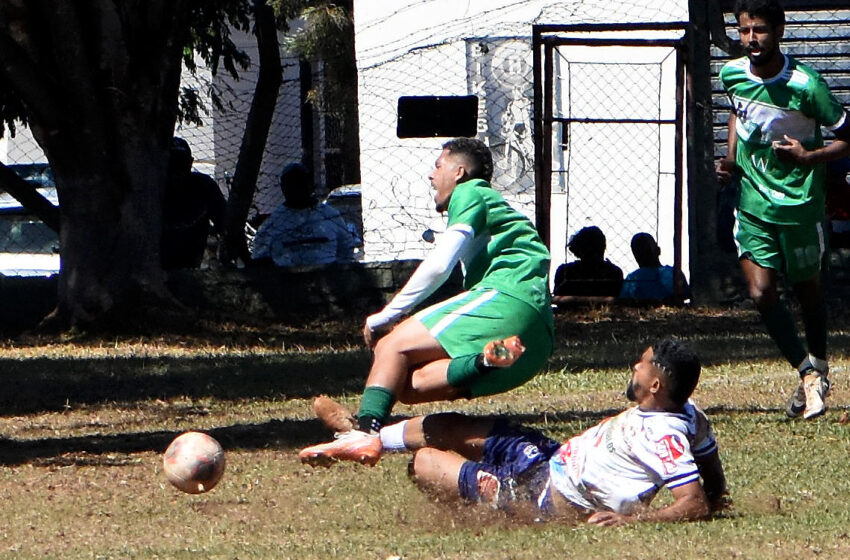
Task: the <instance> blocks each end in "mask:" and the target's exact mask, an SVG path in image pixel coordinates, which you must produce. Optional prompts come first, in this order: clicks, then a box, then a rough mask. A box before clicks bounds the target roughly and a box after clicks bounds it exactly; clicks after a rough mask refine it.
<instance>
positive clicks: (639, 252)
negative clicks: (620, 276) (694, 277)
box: [620, 232, 691, 303]
mask: <svg viewBox="0 0 850 560" xmlns="http://www.w3.org/2000/svg"><path fill="white" fill-rule="evenodd" d="M631 247H632V254H633V255H634V257H635V261H637V263H638V267H639V268H638V269H637V270H635V271H633V272H631V273H629V275H628V276H626V279H625V280H624V281H623V288H622V290H620V299H622V300H640V301H656V302H659V303H661V302H664V301H668V300H672V299H674V296H675V295H676V294H675V282H674V269H673V267H672V266H669V265H662V264H661V261H660V260H659V257H660V255H661V249H660V248H659V247H658V243H656V242H655V238H653V237H652V235H650V234H648V233H645V232H641V233H637V234H635V235H634V237H632V242H631ZM678 276H679V280H680V282H681V293H679V294H678V296H679V297H678V298H675V299H678V300H685V299H688V298H690V297H691V290H690V287H689V286H688V281H687V280H686V279H685V276H684V274H682V273H681V271H680V272H679V274H678Z"/></svg>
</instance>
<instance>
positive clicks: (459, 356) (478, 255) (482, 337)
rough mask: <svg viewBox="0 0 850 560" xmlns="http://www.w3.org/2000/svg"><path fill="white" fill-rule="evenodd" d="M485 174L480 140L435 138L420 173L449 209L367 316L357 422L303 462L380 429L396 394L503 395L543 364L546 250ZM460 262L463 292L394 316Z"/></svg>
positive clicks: (548, 316)
mask: <svg viewBox="0 0 850 560" xmlns="http://www.w3.org/2000/svg"><path fill="white" fill-rule="evenodd" d="M492 173H493V159H492V156H491V154H490V150H489V148H488V147H487V146H486V145H485V144H484V143H482V142H480V141H478V140H474V139H469V138H457V139H455V140H451V141H449V142H447V143H445V144H444V145H443V149H442V152H441V153H440V155H439V157H438V158H437V161H436V163H435V165H434V169H433V170H432V171H431V173H430V174H429V177H428V178H429V179H430V181H431V186H432V187H433V189H434V191H435V195H434V202H435V204H436V209H437V211H438V212H447V214H448V225H447V228H446V231H445V233H443V234H442V235H441V236H440V238H439V240H438V242H437V244H436V246H435V247H434V249H433V250H432V252H431V254H429V255H428V257H427V258H426V259H425V260H423V261H422V263H421V264H420V265H419V267H418V268H417V269H416V271H415V272H414V273H413V275H412V276H411V277H410V279H409V280H408V282H407V283H406V284H405V286H404V287H403V288H402V290H401V291H400V292H399V293H398V294H397V295H396V296H395V297H394V298H393V299H392V301H390V302H389V303H388V304H387V305H386V307H384V309H383V310H381V311H380V312H378V313H376V314H374V315H371V316H369V317H368V318H367V319H366V325H365V327H364V330H363V336H364V339H365V341H366V343H367V344H368V345H369V346H370V347H373V348H374V359H373V362H372V367H371V370H370V371H369V376H368V377H367V379H366V388H365V390H364V391H363V396H362V398H361V401H360V409H359V411H358V413H357V429H353V430H350V431H349V432H348V433H346V434H344V436H343V437H338V438H337V439H336V441H334V442H331V443H328V444H322V445H316V446H312V447H308V448H306V449H304V450H302V452H301V454H300V456H301V459H302V460H303V461H305V462H311V461H312V460H313V459H316V458H319V457H320V456H322V455H325V456H326V455H328V454H329V453H330V454H333V453H334V450H337V449H342V448H345V449H348V450H350V448H351V446H354V447H356V446H358V445H360V442H362V441H364V440H363V438H364V436H366V435H367V434H369V433H376V432H377V431H378V430H379V429H380V428H381V426H382V425H383V423H384V422H385V421H386V419H387V418H388V416H389V413H390V411H391V410H392V407H393V405H394V404H395V402H396V401H400V402H403V403H407V404H413V403H423V402H432V401H442V400H454V399H460V398H467V399H468V398H474V397H480V396H484V395H492V394H495V393H502V392H504V391H508V390H510V389H512V388H514V387H517V386H519V385H522V384H523V383H525V382H526V381H528V380H529V379H531V378H532V377H533V376H534V375H535V374H536V373H537V372H538V371H539V370H540V369H541V368H542V367H543V366H544V364H545V363H546V360H547V359H548V357H549V355H550V354H551V352H552V341H553V331H554V328H553V318H552V306H551V300H550V295H549V262H550V256H549V251H548V250H547V248H546V246H545V245H544V244H543V241H542V240H541V239H540V236H539V235H538V233H537V231H536V230H535V229H534V227H533V225H532V224H531V222H530V221H529V220H528V218H527V217H525V216H524V215H523V214H521V213H519V212H517V211H516V210H514V209H513V208H511V207H510V206H509V205H508V204H507V202H505V200H504V199H503V198H502V196H501V195H500V194H499V193H498V192H497V191H496V190H494V189H493V188H492V187H491V186H490V183H489V180H490V178H491V176H492ZM459 261H460V263H461V265H462V267H463V273H464V282H463V286H464V289H465V290H466V291H464V292H462V293H460V294H458V295H457V296H455V297H453V298H450V299H447V300H445V301H442V302H440V303H437V304H435V305H432V306H431V307H428V308H426V309H423V310H421V311H419V312H418V313H416V314H415V315H413V316H412V317H409V318H406V319H404V320H402V319H403V318H404V316H405V315H407V314H408V313H409V312H410V311H411V310H413V308H414V307H416V306H417V305H419V304H420V303H422V301H423V300H425V299H426V298H427V297H428V296H429V295H431V294H432V293H433V292H434V291H435V290H436V289H437V288H438V287H439V286H440V285H442V284H443V282H445V281H446V279H447V278H448V277H449V275H450V274H451V272H452V270H453V269H454V267H455V265H456V264H457V263H458V262H459ZM399 321H401V322H400V323H399ZM514 335H516V336H518V337H519V340H517V338H516V337H515V336H514ZM504 339H506V340H504ZM502 340H504V343H502V342H501V341H502ZM493 341H500V342H499V343H496V344H494V343H493ZM520 341H521V342H520ZM505 347H507V350H508V351H509V352H506V353H505V355H503V354H502V353H500V352H499V351H498V350H500V349H502V348H505ZM314 408H316V412H317V414H318V415H319V416H320V417H322V418H323V420H326V423H328V424H332V423H333V422H332V421H331V422H328V421H327V420H328V419H327V418H324V416H325V415H331V416H332V415H333V411H332V410H331V411H329V412H325V414H323V412H322V410H320V407H317V406H315V405H314ZM366 441H368V440H366ZM363 460H364V462H369V461H370V458H369V457H364V458H363Z"/></svg>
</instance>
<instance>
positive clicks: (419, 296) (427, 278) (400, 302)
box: [366, 224, 473, 330]
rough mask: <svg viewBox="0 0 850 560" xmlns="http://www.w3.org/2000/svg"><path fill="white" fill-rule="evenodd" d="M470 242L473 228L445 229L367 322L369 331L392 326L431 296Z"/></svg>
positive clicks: (455, 227)
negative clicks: (427, 253) (431, 247)
mask: <svg viewBox="0 0 850 560" xmlns="http://www.w3.org/2000/svg"><path fill="white" fill-rule="evenodd" d="M472 239H473V231H472V228H471V227H469V226H468V225H466V224H456V225H453V226H451V227H450V228H448V229H447V230H446V232H445V233H443V234H442V235H441V236H440V238H439V239H438V240H437V243H436V246H435V247H434V249H433V250H432V251H431V253H430V254H429V255H428V256H427V257H425V260H423V261H422V262H421V263H420V264H419V266H418V267H416V270H415V271H414V272H413V274H412V275H411V276H410V279H408V281H407V283H406V284H405V285H404V287H403V288H402V289H401V291H399V293H397V294H396V295H395V297H393V299H392V300H391V301H390V302H389V303H388V304H387V305H386V306H385V307H384V308H383V309H382V310H381V311H379V312H378V313H375V314H374V315H370V316H369V317H367V318H366V324H367V325H368V326H369V328H370V329H372V330H377V329H380V328H381V327H385V326H387V325H389V324H391V323H394V322H395V321H397V320H398V319H399V318H400V317H401V316H402V315H404V314H406V313H407V312H409V311H410V310H411V309H413V308H414V307H415V306H416V305H418V304H420V303H422V302H423V301H424V300H425V299H426V298H427V297H428V296H430V295H431V294H433V293H434V291H435V290H436V289H437V288H439V287H440V286H441V285H442V284H443V282H445V281H446V280H447V279H448V278H449V276H450V275H451V273H452V270H454V267H455V265H456V264H457V263H458V261H459V260H460V258H461V256H462V255H463V253H464V251H466V250H467V249H468V248H469V246H470V245H471V244H472Z"/></svg>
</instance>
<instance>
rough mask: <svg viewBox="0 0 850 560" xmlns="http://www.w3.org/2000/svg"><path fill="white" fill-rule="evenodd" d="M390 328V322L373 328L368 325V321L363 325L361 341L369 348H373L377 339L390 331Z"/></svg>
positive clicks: (391, 326) (391, 327)
mask: <svg viewBox="0 0 850 560" xmlns="http://www.w3.org/2000/svg"><path fill="white" fill-rule="evenodd" d="M391 330H393V325H392V324H390V325H386V326H384V327H380V328H377V329H373V328H371V327H370V326H369V323H368V322H367V323H365V324H364V325H363V342H365V343H366V346H368V347H369V348H374V347H375V345H376V344H377V343H378V341H379V340H380V339H381V337H382V336H384V335H385V334H387V333H388V332H390V331H391Z"/></svg>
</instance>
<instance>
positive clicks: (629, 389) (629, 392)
mask: <svg viewBox="0 0 850 560" xmlns="http://www.w3.org/2000/svg"><path fill="white" fill-rule="evenodd" d="M626 398H627V399H629V400H630V401H631V402H636V401H637V394H635V384H634V383H633V382H632V381H631V380H629V384H628V385H626Z"/></svg>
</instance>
